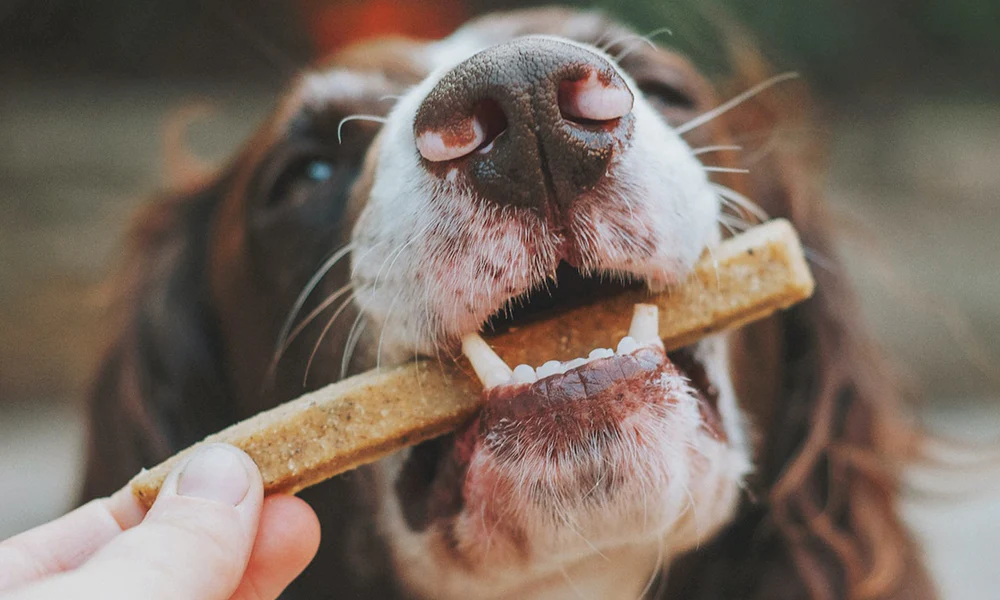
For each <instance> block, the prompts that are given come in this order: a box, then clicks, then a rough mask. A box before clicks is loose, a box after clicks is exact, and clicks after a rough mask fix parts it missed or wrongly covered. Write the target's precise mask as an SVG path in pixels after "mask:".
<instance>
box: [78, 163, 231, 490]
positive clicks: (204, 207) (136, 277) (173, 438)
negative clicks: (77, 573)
mask: <svg viewBox="0 0 1000 600" xmlns="http://www.w3.org/2000/svg"><path fill="white" fill-rule="evenodd" d="M228 179H229V178H228V177H227V176H221V177H219V178H218V179H216V180H214V181H211V182H209V183H207V184H205V185H201V186H199V187H198V188H197V189H194V190H191V191H188V192H185V193H177V194H174V195H171V196H168V197H166V198H164V199H162V200H161V201H159V202H157V203H155V204H153V205H152V206H150V207H149V208H147V209H145V210H143V211H141V212H140V213H139V214H138V215H137V216H136V218H135V220H134V223H133V229H132V234H131V239H130V247H129V248H128V250H127V252H128V254H127V260H126V262H125V264H124V265H123V268H122V271H121V273H120V274H119V276H118V277H117V278H116V281H115V283H116V287H118V286H120V287H121V288H122V289H121V290H120V291H118V293H116V296H118V297H119V299H118V301H117V303H116V304H115V305H114V306H115V307H117V308H118V309H120V310H121V311H122V314H118V315H112V318H113V320H116V321H118V323H116V325H117V328H116V329H117V332H118V334H117V335H118V338H117V339H116V341H115V342H114V343H113V345H112V347H111V348H110V350H109V351H108V352H107V355H106V356H105V358H104V361H103V365H102V369H101V371H100V372H99V373H98V376H97V379H96V381H95V382H94V385H93V388H92V392H91V397H90V406H89V410H90V413H91V414H90V419H89V423H90V432H89V437H90V439H89V448H88V453H89V456H88V463H87V471H86V476H85V483H84V489H83V496H84V498H93V497H98V496H102V495H106V494H108V493H111V492H113V491H114V490H116V489H118V488H120V487H121V486H122V485H124V483H125V482H126V481H128V479H129V478H130V477H131V476H132V475H134V474H135V473H137V472H138V471H139V469H140V468H143V467H149V466H151V465H154V464H156V463H157V462H159V461H161V460H163V459H164V458H166V457H168V456H169V455H170V454H172V453H173V452H175V451H176V450H178V449H180V448H183V447H185V446H187V445H188V444H190V443H193V442H195V441H197V440H199V439H201V438H202V437H204V436H205V435H206V434H208V433H211V432H212V431H215V430H217V429H220V428H221V427H223V426H224V425H226V424H228V423H229V422H231V421H232V420H233V419H232V415H230V414H229V412H230V410H229V407H230V401H229V398H228V397H227V392H226V390H225V386H224V383H223V377H222V365H221V360H222V359H221V353H220V348H219V337H218V335H217V333H216V332H217V324H216V322H215V319H214V317H213V315H212V313H211V311H210V308H209V306H210V301H209V290H208V281H207V275H206V272H207V269H206V267H205V263H206V254H207V248H206V246H207V245H208V240H209V228H210V227H211V222H212V218H213V214H214V213H215V211H216V208H217V206H218V205H219V203H220V202H221V198H222V196H223V194H224V191H225V190H226V189H227V182H228Z"/></svg>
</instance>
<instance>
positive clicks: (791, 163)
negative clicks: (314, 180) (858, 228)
mask: <svg viewBox="0 0 1000 600" xmlns="http://www.w3.org/2000/svg"><path fill="white" fill-rule="evenodd" d="M736 66H737V68H736V73H737V75H738V77H737V78H736V82H735V84H734V88H736V89H737V91H742V90H744V89H748V88H749V87H751V86H752V85H754V84H757V83H759V82H761V81H763V80H765V79H767V76H768V75H769V73H767V71H766V68H765V67H764V62H763V61H760V60H758V58H757V55H755V54H753V53H750V52H747V51H745V49H742V50H741V51H740V53H738V58H737V61H736ZM808 104H809V103H808V98H807V95H806V93H805V91H804V89H803V87H802V86H800V85H791V86H786V87H783V88H778V89H774V90H770V91H769V92H766V93H764V94H760V95H758V96H756V97H755V98H753V99H751V100H750V101H747V102H745V103H743V104H741V105H740V106H739V107H738V108H737V109H735V110H733V111H731V112H730V113H729V114H727V115H726V118H725V122H726V129H727V130H728V132H729V134H730V135H731V136H732V139H733V141H734V142H735V143H736V144H739V145H741V146H742V147H743V157H744V164H743V165H735V166H744V167H746V168H748V169H749V170H750V173H749V175H748V176H747V177H748V179H747V180H746V181H745V183H744V186H745V187H744V188H743V191H744V193H745V194H746V195H747V196H748V197H750V198H751V199H752V200H754V201H755V202H757V203H759V204H760V205H761V206H762V207H763V208H764V209H765V210H766V211H767V212H768V214H769V215H770V216H771V217H783V218H787V219H789V220H791V221H792V223H793V224H794V225H795V227H796V229H797V230H798V232H799V234H800V236H801V238H802V242H803V245H804V246H805V248H806V252H807V256H808V257H809V259H810V260H811V262H812V266H813V274H814V276H815V278H816V281H817V287H816V293H815V296H814V297H813V298H812V299H811V300H809V301H807V302H805V303H803V304H801V305H799V306H797V307H795V308H793V309H792V310H790V311H787V312H786V313H784V314H783V315H782V316H780V317H779V318H778V319H777V320H776V321H775V322H772V327H771V328H770V329H767V330H765V331H767V332H768V334H769V335H772V336H776V339H775V340H771V342H772V343H771V346H772V347H776V348H779V349H780V350H778V356H779V358H780V368H779V369H775V370H774V372H772V373H770V376H777V377H778V378H779V381H777V382H772V385H770V386H758V388H757V389H769V390H773V394H772V396H773V397H769V398H764V399H763V400H764V402H763V403H761V404H759V405H756V406H745V407H744V408H745V409H746V410H747V411H748V413H749V414H750V416H751V420H752V421H753V425H754V426H755V429H756V430H757V431H756V433H757V434H758V435H757V439H758V445H759V448H758V453H757V456H756V467H757V470H756V472H755V474H754V477H753V479H752V481H751V485H750V488H751V493H750V494H749V496H750V497H749V498H748V499H747V501H746V502H745V503H744V506H743V507H742V508H741V510H740V513H739V515H738V517H737V519H736V520H735V521H734V522H733V523H732V524H731V526H730V527H728V528H727V529H726V530H725V531H724V532H723V533H722V534H721V535H720V536H719V537H718V538H716V539H715V540H714V541H713V542H712V543H710V544H709V545H707V546H704V547H702V548H701V549H699V550H698V551H696V552H694V553H693V554H691V555H690V556H687V557H685V558H684V559H682V560H680V561H679V562H678V563H676V564H675V565H674V566H672V567H671V571H670V575H669V577H668V578H667V585H666V587H667V588H668V590H667V594H666V595H665V596H663V597H664V598H672V597H682V598H691V599H702V598H705V599H708V598H711V599H713V600H718V599H720V598H727V599H736V598H740V599H749V600H757V599H759V600H764V599H765V598H766V599H769V600H775V599H777V600H782V599H788V600H791V599H793V598H794V599H802V598H810V599H815V600H826V599H829V600H833V599H840V598H866V599H868V598H871V599H875V598H878V599H885V600H888V599H894V600H895V599H898V600H902V599H904V598H905V599H908V600H925V599H931V598H934V597H935V593H934V588H933V585H932V584H931V583H930V581H929V578H928V576H927V574H926V572H925V571H924V569H923V567H922V564H921V560H920V556H919V552H918V551H917V550H916V548H915V546H914V544H913V542H912V541H911V540H910V537H909V535H908V533H907V531H906V528H905V526H904V524H903V523H902V521H901V519H900V517H899V514H898V512H897V498H898V490H899V482H898V474H899V469H900V468H901V467H902V465H903V463H905V462H906V461H907V460H909V459H912V458H913V457H914V455H915V454H916V449H917V447H918V445H919V441H920V436H919V434H918V433H917V432H915V431H914V430H912V429H910V428H909V427H908V426H907V424H906V423H905V422H904V420H903V418H902V416H901V412H900V411H901V406H900V404H901V401H900V399H901V394H900V391H899V388H898V387H897V386H896V384H895V382H894V380H893V375H892V369H891V368H889V366H888V364H887V361H886V360H885V359H884V358H883V357H882V356H881V355H880V353H879V352H878V350H877V349H876V348H875V345H874V344H873V342H872V341H871V339H870V338H869V336H868V334H867V332H866V330H865V329H864V327H863V324H862V320H861V316H860V309H859V306H858V303H857V300H856V298H855V296H854V293H853V291H852V289H851V287H850V285H849V282H848V279H847V273H846V271H845V269H844V267H843V265H842V264H841V263H840V261H839V259H838V258H837V252H836V248H835V247H834V243H833V239H834V237H833V233H834V232H833V224H832V220H831V218H830V217H829V216H828V215H827V205H826V203H825V201H824V199H823V194H822V192H821V190H820V183H819V181H820V180H819V178H818V177H817V169H816V168H815V162H816V160H815V159H817V158H820V154H819V153H818V152H817V151H816V150H815V148H816V147H817V144H816V143H815V142H816V140H815V137H814V134H813V133H810V132H815V131H816V130H815V129H813V128H811V127H808V126H807V125H806V123H807V121H806V115H804V114H803V113H804V110H803V107H805V106H808ZM758 347H760V345H758ZM758 400H760V399H759V398H758Z"/></svg>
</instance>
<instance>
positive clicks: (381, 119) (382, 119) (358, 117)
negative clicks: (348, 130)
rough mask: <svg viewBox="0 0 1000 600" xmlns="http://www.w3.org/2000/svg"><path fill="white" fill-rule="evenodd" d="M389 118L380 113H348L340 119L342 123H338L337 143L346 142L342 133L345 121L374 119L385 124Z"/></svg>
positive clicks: (373, 120)
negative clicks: (381, 115)
mask: <svg viewBox="0 0 1000 600" xmlns="http://www.w3.org/2000/svg"><path fill="white" fill-rule="evenodd" d="M388 120H389V119H387V118H385V117H380V116H378V115H347V116H346V117H344V118H343V119H341V120H340V123H337V143H338V144H343V143H344V140H343V138H342V137H341V135H340V134H341V131H342V130H343V128H344V123H347V122H348V121H372V122H375V123H383V124H384V123H385V122H386V121H388Z"/></svg>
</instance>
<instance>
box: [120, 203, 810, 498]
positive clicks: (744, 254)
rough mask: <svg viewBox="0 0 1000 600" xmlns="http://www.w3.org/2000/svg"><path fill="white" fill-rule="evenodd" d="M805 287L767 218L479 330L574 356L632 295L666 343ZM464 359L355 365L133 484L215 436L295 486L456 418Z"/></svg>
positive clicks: (466, 394) (790, 298)
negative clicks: (704, 248)
mask: <svg viewBox="0 0 1000 600" xmlns="http://www.w3.org/2000/svg"><path fill="white" fill-rule="evenodd" d="M812 290H813V280H812V277H811V275H810V273H809V268H808V266H807V265H806V262H805V259H804V257H803V255H802V248H801V247H800V245H799V241H798V236H797V235H796V233H795V230H794V229H793V228H792V226H791V225H790V224H789V223H788V222H787V221H784V220H775V221H770V222H768V223H765V224H764V225H760V226H758V227H755V228H753V229H751V230H749V231H747V232H746V233H744V234H742V235H739V236H737V237H734V238H732V239H729V240H726V241H724V242H723V243H722V244H720V245H719V246H718V247H716V248H715V249H714V250H713V252H711V253H706V255H705V256H704V257H703V258H702V260H701V261H699V263H698V264H697V265H696V267H695V270H694V272H693V273H692V275H691V277H689V278H688V280H687V281H685V282H684V283H682V284H680V285H677V286H675V287H673V288H672V289H670V290H669V291H668V292H666V293H663V294H659V295H656V296H650V295H649V294H648V293H645V292H641V291H630V292H626V293H624V294H621V295H619V296H616V297H614V298H609V299H606V300H603V301H601V303H600V304H596V305H593V306H586V307H579V308H574V309H572V310H569V311H567V312H565V313H562V314H559V315H557V316H555V317H553V318H550V319H547V320H545V321H538V322H534V323H530V324H528V325H525V326H523V327H520V328H517V329H516V330H511V331H509V332H507V333H505V334H503V335H498V336H496V337H494V338H492V339H491V340H490V342H491V345H492V346H493V349H494V350H495V351H496V352H497V354H499V355H500V356H501V357H502V358H503V359H504V360H505V361H506V362H507V363H508V364H520V363H527V364H536V363H539V362H540V361H544V360H549V359H556V360H566V359H571V358H573V357H576V356H581V355H584V356H585V355H586V354H587V352H589V351H590V350H591V349H593V348H595V347H600V346H602V345H604V346H607V345H610V344H611V343H613V341H614V340H617V339H619V338H621V337H622V336H624V335H626V334H627V333H628V328H629V323H630V321H631V317H632V312H633V311H632V308H633V306H634V305H635V304H636V303H639V302H643V303H648V304H655V305H657V306H658V307H659V315H660V332H661V334H662V335H663V342H664V345H665V346H666V348H667V350H672V349H676V348H680V347H682V346H686V345H688V344H691V343H693V342H695V341H697V340H698V339H700V338H701V337H704V336H706V335H709V334H711V333H715V332H718V331H722V330H724V329H730V328H734V327H739V326H741V325H745V324H747V323H749V322H751V321H755V320H758V319H762V318H764V317H767V316H768V315H770V314H772V313H774V312H775V311H777V310H780V309H783V308H787V307H789V306H791V305H793V304H795V303H796V302H800V301H802V300H804V299H806V298H808V297H809V296H810V295H811V294H812ZM464 366H465V367H466V368H465V371H468V369H467V365H464ZM465 371H463V368H462V367H460V366H442V365H439V364H436V363H431V362H427V361H418V362H414V363H411V364H407V365H404V366H401V367H396V368H393V369H386V370H383V371H382V372H376V371H369V372H367V373H362V374H360V375H355V376H354V377H351V378H349V379H345V380H344V381H341V382H338V383H335V384H332V385H329V386H327V387H325V388H322V389H320V390H317V391H315V392H312V393H309V394H306V395H304V396H302V397H300V398H298V399H296V400H292V401H291V402H287V403H285V404H282V405H280V406H278V407H276V408H274V409H271V410H269V411H266V412H263V413H260V414H258V415H256V416H254V417H252V418H250V419H247V420H246V421H242V422H240V423H237V424H235V425H233V426H232V427H229V428H227V429H224V430H222V431H220V432H218V433H216V434H213V435H210V436H208V437H207V438H205V440H204V441H203V442H200V443H199V444H196V445H195V446H192V447H191V448H188V449H187V450H184V451H182V452H180V453H178V454H177V455H175V456H173V457H171V458H169V459H167V460H166V461H165V462H163V463H161V464H160V465H157V466H156V467H154V468H153V469H150V470H143V471H142V472H141V473H139V474H138V475H136V477H135V478H133V479H132V482H131V486H132V491H133V492H134V493H135V495H136V497H138V498H139V500H140V501H141V502H142V503H143V504H144V505H145V506H147V507H148V506H150V505H152V503H153V500H155V499H156V494H157V492H158V491H159V489H160V485H161V484H162V483H163V480H164V478H165V477H166V475H167V473H168V472H169V471H170V469H171V468H172V467H173V466H174V465H175V464H177V463H178V462H179V461H181V460H183V459H184V458H185V457H186V456H187V455H189V454H190V452H191V451H192V450H193V449H194V448H197V447H198V445H200V444H204V443H210V442H226V443H229V444H233V445H234V446H237V447H239V448H242V449H243V450H245V451H246V452H247V454H249V455H250V457H251V458H252V459H253V460H254V462H256V463H257V466H258V467H259V468H260V471H261V474H262V475H263V478H264V489H265V492H266V493H278V492H285V493H295V492H297V491H299V490H301V489H303V488H306V487H309V486H310V485H314V484H316V483H319V482H321V481H323V480H325V479H328V478H330V477H333V476H334V475H337V474H339V473H343V472H344V471H348V470H350V469H353V468H356V467H358V466H360V465H363V464H366V463H370V462H374V461H375V460H378V459H379V458H382V457H383V456H386V455H388V454H391V453H393V452H396V451H398V450H399V449H401V448H403V447H405V446H409V445H413V444H416V443H418V442H421V441H424V440H427V439H430V438H433V437H436V436H439V435H441V434H444V433H447V432H449V431H452V430H454V429H455V428H457V427H458V426H459V425H460V424H462V423H463V422H465V421H467V420H468V419H469V418H471V417H472V416H473V415H474V414H475V411H476V410H477V408H478V407H479V403H480V397H481V391H482V385H481V384H480V383H479V382H478V381H477V380H476V379H475V378H474V377H472V376H470V373H468V372H465Z"/></svg>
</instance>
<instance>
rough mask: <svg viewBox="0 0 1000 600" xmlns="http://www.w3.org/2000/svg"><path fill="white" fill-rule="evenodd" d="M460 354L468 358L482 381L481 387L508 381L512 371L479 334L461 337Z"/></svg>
mask: <svg viewBox="0 0 1000 600" xmlns="http://www.w3.org/2000/svg"><path fill="white" fill-rule="evenodd" d="M462 354H464V355H465V357H466V358H468V359H469V362H470V363H471V364H472V368H473V370H475V371H476V375H477V376H478V377H479V380H480V381H481V382H483V387H485V388H491V387H495V386H498V385H503V384H505V383H510V380H511V377H512V376H513V374H514V373H513V371H511V370H510V367H508V366H507V363H505V362H504V361H503V359H502V358H500V357H499V356H497V353H496V352H494V351H493V348H490V345H489V344H487V343H486V340H484V339H483V338H482V337H480V336H479V334H477V333H470V334H469V335H467V336H465V337H464V338H462Z"/></svg>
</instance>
